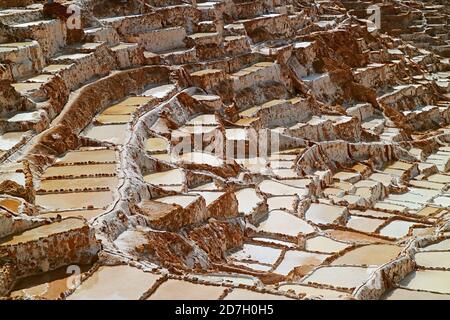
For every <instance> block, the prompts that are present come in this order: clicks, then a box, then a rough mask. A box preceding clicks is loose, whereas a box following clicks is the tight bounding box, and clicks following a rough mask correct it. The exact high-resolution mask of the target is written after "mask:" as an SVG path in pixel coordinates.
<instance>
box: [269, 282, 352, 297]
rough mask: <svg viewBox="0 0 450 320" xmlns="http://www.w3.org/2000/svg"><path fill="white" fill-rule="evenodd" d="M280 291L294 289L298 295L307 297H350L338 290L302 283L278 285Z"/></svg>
mask: <svg viewBox="0 0 450 320" xmlns="http://www.w3.org/2000/svg"><path fill="white" fill-rule="evenodd" d="M278 290H280V291H289V290H292V291H294V292H295V294H297V295H306V297H318V298H321V299H329V300H336V299H342V298H343V297H348V296H349V294H348V293H345V292H341V291H337V290H331V289H320V288H315V287H311V286H305V285H302V284H290V283H287V284H282V285H280V286H279V287H278Z"/></svg>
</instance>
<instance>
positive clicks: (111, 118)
mask: <svg viewBox="0 0 450 320" xmlns="http://www.w3.org/2000/svg"><path fill="white" fill-rule="evenodd" d="M130 121H131V115H129V114H120V115H116V114H99V115H98V116H97V117H95V122H96V123H98V124H100V125H109V124H120V123H128V122H130Z"/></svg>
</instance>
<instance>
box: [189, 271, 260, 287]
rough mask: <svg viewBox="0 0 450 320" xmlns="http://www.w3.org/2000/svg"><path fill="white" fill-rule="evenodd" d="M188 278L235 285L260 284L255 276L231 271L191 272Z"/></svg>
mask: <svg viewBox="0 0 450 320" xmlns="http://www.w3.org/2000/svg"><path fill="white" fill-rule="evenodd" d="M190 278H192V279H196V280H200V281H205V282H211V283H218V284H220V283H227V284H233V285H236V286H239V285H246V286H251V287H253V286H257V285H261V281H260V280H259V279H258V278H256V277H252V276H247V275H241V274H233V273H209V274H191V275H190Z"/></svg>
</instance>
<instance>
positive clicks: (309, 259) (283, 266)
mask: <svg viewBox="0 0 450 320" xmlns="http://www.w3.org/2000/svg"><path fill="white" fill-rule="evenodd" d="M328 257H329V255H328V254H322V253H314V252H306V251H296V250H289V251H287V252H286V253H285V254H284V257H283V260H282V261H281V263H280V264H279V265H278V266H277V268H276V269H275V270H274V272H275V273H279V274H282V275H285V276H286V275H288V274H289V273H290V272H291V271H293V270H294V269H296V268H297V269H301V272H302V273H303V274H306V273H307V272H308V271H310V270H312V269H313V268H314V267H315V266H318V265H320V264H321V263H322V262H323V261H324V260H325V259H326V258H328Z"/></svg>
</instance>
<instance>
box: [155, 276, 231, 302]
mask: <svg viewBox="0 0 450 320" xmlns="http://www.w3.org/2000/svg"><path fill="white" fill-rule="evenodd" d="M224 291H225V287H221V286H214V285H204V284H198V283H192V282H189V281H183V280H176V279H168V280H167V281H165V282H163V283H162V284H161V285H160V286H159V287H158V289H156V291H155V292H154V293H152V295H151V296H150V297H149V298H148V299H147V300H186V299H189V300H218V299H219V298H220V296H221V295H222V294H223V293H224Z"/></svg>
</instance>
